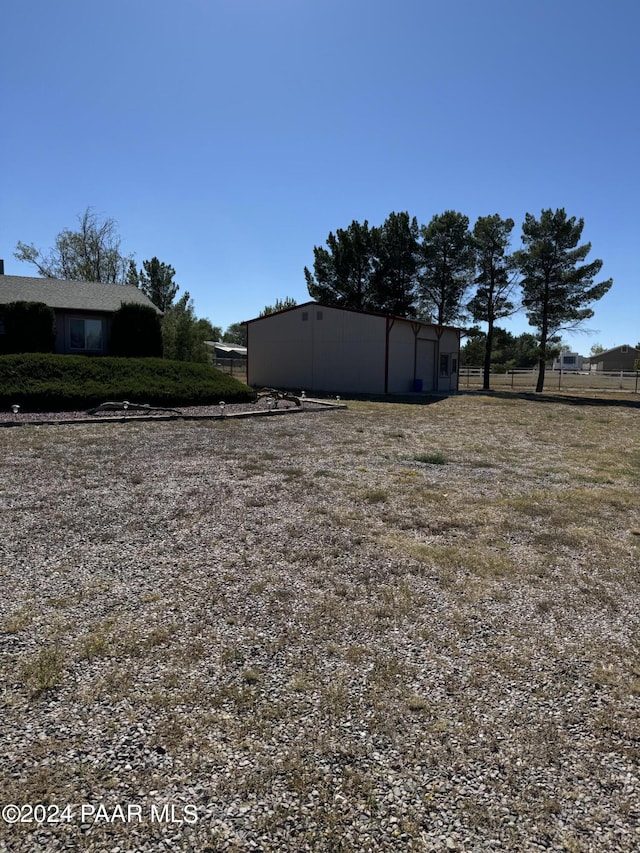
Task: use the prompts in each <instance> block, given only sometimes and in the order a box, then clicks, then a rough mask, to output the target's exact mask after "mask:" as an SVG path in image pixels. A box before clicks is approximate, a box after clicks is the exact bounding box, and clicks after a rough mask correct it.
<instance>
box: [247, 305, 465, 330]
mask: <svg viewBox="0 0 640 853" xmlns="http://www.w3.org/2000/svg"><path fill="white" fill-rule="evenodd" d="M311 305H314V306H317V307H318V308H333V309H334V310H335V311H349V312H351V313H352V314H367V315H369V316H370V317H388V318H389V319H390V320H404V321H405V322H406V323H419V324H420V325H421V326H434V327H436V328H438V324H437V323H430V322H429V321H428V320H419V319H417V318H416V317H400V316H399V315H397V314H385V313H384V312H383V311H360V310H359V309H358V308H346V307H344V306H343V305H326V304H325V303H323V302H315V301H314V300H311V301H309V302H301V303H300V305H292V306H291V308H283V309H282V310H281V311H273V312H272V313H271V314H264V315H263V316H262V317H254V318H253V320H245V321H244V323H242V325H243V326H246V325H248V324H249V323H256V322H257V321H258V320H268V319H269V317H275V316H276V315H277V314H286V313H287V312H289V311H297V310H298V308H307V307H308V306H311ZM439 328H441V329H453V330H454V331H456V332H459V331H462V330H461V329H459V328H458V327H457V326H440V327H439Z"/></svg>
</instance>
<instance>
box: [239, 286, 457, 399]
mask: <svg viewBox="0 0 640 853" xmlns="http://www.w3.org/2000/svg"><path fill="white" fill-rule="evenodd" d="M246 328H247V351H248V358H247V382H248V384H249V385H253V386H270V387H276V388H289V389H297V390H300V389H304V390H305V391H306V392H307V393H308V392H310V391H313V392H316V393H318V392H325V393H353V394H407V393H412V392H414V393H415V392H418V393H419V392H424V393H437V392H451V391H455V390H457V387H458V365H459V361H460V330H459V329H457V328H453V327H451V326H436V325H434V324H432V323H426V322H424V321H422V320H411V319H407V318H405V317H393V316H389V315H385V314H377V313H373V312H368V311H356V310H353V309H349V308H337V307H335V306H328V305H321V304H320V303H318V302H305V303H304V304H302V305H296V306H295V307H293V308H286V309H284V310H283V311H277V312H275V313H273V314H267V315H266V316H263V317H257V318H255V319H254V320H249V321H247V322H246Z"/></svg>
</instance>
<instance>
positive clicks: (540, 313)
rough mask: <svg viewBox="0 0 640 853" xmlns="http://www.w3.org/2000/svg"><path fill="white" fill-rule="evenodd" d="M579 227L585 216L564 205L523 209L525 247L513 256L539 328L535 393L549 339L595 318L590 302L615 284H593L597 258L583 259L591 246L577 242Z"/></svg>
mask: <svg viewBox="0 0 640 853" xmlns="http://www.w3.org/2000/svg"><path fill="white" fill-rule="evenodd" d="M583 227H584V220H583V219H576V217H575V216H572V217H570V218H568V217H567V214H566V213H565V211H564V209H563V208H558V209H557V210H555V211H553V210H551V209H550V208H549V209H546V210H543V211H542V213H541V215H540V219H536V218H535V217H534V216H533V215H532V214H530V213H527V214H526V216H525V221H524V223H523V225H522V242H523V243H524V247H525V248H524V249H521V250H520V251H518V252H516V253H515V259H516V262H517V264H518V268H519V270H520V273H521V275H522V282H521V286H522V294H523V299H522V301H523V305H524V307H525V309H526V312H527V317H528V319H529V323H530V324H531V325H532V326H534V327H535V328H536V329H537V332H538V335H537V336H538V343H539V372H538V382H537V386H536V391H538V392H540V391H542V389H543V387H544V373H545V365H546V362H547V359H548V357H549V353H548V347H549V344H550V343H552V342H553V339H554V338H555V337H557V335H558V333H559V332H560V331H562V330H566V329H576V328H579V327H580V325H581V324H582V323H583V322H584V321H585V320H588V319H589V318H591V317H593V310H592V309H591V308H590V307H588V306H589V305H590V304H591V303H592V302H595V301H597V300H598V299H601V298H602V297H603V296H604V295H605V293H607V291H608V290H609V289H610V287H611V285H612V284H613V280H612V279H607V280H606V281H601V282H598V283H597V284H594V278H595V277H596V276H597V275H598V273H599V272H600V270H601V269H602V261H601V260H595V261H592V262H591V263H588V264H583V263H582V261H584V260H585V258H586V257H587V255H588V254H589V252H590V251H591V243H584V244H583V245H582V246H579V245H578V243H579V242H580V238H581V236H582V229H583Z"/></svg>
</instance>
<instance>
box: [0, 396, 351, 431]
mask: <svg viewBox="0 0 640 853" xmlns="http://www.w3.org/2000/svg"><path fill="white" fill-rule="evenodd" d="M332 406H338V407H339V406H340V402H339V401H336V400H314V399H306V400H304V402H303V403H302V404H301V406H298V405H297V404H296V403H295V402H293V401H291V400H277V401H273V403H272V404H270V403H269V398H267V397H261V398H260V399H259V400H257V401H256V402H255V403H225V405H224V408H223V409H221V407H220V406H219V405H218V406H180V407H179V408H176V409H169V408H158V409H154V408H149V409H147V410H145V409H143V408H128V409H127V411H126V412H125V411H124V410H122V409H116V410H112V409H105V410H103V411H99V412H96V413H95V414H90V413H89V412H86V411H75V412H74V411H71V412H22V411H20V412H17V413H16V414H14V413H13V412H4V413H2V415H0V425H2V426H15V425H16V424H44V423H47V424H51V423H66V422H68V421H76V422H78V421H86V420H89V421H92V420H94V421H113V420H116V421H119V420H124V419H126V420H128V421H129V420H138V421H139V420H143V419H148V418H155V419H157V420H163V419H164V420H166V419H174V418H179V417H183V418H186V419H188V418H219V417H233V416H238V417H243V416H246V415H250V414H265V413H266V414H271V413H272V414H280V413H282V412H294V411H295V412H297V411H300V410H302V409H304V410H305V411H318V410H322V409H327V408H330V407H332Z"/></svg>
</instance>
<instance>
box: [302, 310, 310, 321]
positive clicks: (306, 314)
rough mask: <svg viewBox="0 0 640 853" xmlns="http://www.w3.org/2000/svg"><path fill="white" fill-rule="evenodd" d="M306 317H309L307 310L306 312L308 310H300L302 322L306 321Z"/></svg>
mask: <svg viewBox="0 0 640 853" xmlns="http://www.w3.org/2000/svg"><path fill="white" fill-rule="evenodd" d="M308 319H309V312H308V311H303V312H302V322H303V323H304V322H306V321H307V320H308Z"/></svg>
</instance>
